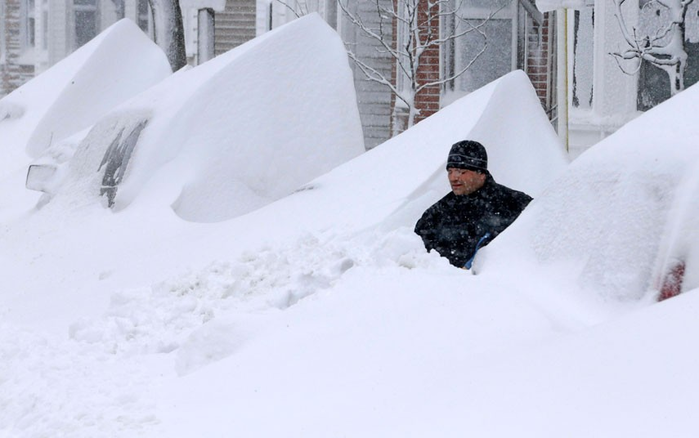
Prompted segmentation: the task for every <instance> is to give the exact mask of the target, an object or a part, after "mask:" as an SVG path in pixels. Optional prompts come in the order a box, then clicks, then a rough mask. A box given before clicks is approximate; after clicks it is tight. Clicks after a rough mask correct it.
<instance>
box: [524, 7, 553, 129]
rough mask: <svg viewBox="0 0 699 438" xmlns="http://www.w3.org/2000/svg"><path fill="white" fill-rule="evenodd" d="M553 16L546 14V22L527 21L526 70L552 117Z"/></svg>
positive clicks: (543, 104) (542, 103)
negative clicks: (539, 23)
mask: <svg viewBox="0 0 699 438" xmlns="http://www.w3.org/2000/svg"><path fill="white" fill-rule="evenodd" d="M552 22H553V20H552V16H551V14H549V13H546V14H544V22H543V23H542V24H541V25H537V24H536V23H534V22H533V21H532V20H529V22H528V23H527V34H526V45H527V47H526V53H527V57H526V59H525V66H524V70H525V71H526V73H527V75H528V76H529V79H530V80H531V82H532V85H533V86H534V89H535V90H536V94H537V95H538V96H539V100H541V105H542V106H543V107H544V109H545V110H546V111H547V113H549V117H552V114H551V109H552V108H553V106H554V105H555V102H554V101H553V97H554V80H555V77H554V68H553V67H554V66H553V61H554V59H555V57H554V56H553V55H554V53H553V49H554V45H553V44H552V42H553V40H552V37H553V29H552Z"/></svg>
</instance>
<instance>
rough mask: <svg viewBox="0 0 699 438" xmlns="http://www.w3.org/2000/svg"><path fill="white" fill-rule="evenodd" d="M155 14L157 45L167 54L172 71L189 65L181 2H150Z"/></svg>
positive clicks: (160, 0)
mask: <svg viewBox="0 0 699 438" xmlns="http://www.w3.org/2000/svg"><path fill="white" fill-rule="evenodd" d="M148 3H149V4H150V7H151V11H152V13H153V27H154V28H155V43H156V44H157V45H158V46H160V48H161V49H163V51H164V52H165V55H166V56H167V59H168V61H169V62H170V67H172V71H177V70H179V69H181V68H182V67H184V66H185V65H187V53H186V50H185V45H184V26H183V25H182V10H181V9H180V2H179V0H148Z"/></svg>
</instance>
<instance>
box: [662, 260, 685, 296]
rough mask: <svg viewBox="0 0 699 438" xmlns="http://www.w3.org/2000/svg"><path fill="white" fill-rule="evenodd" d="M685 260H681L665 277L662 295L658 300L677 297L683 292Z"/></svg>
mask: <svg viewBox="0 0 699 438" xmlns="http://www.w3.org/2000/svg"><path fill="white" fill-rule="evenodd" d="M684 268H685V265H684V262H682V261H680V262H678V263H677V264H675V266H673V267H672V269H670V271H669V272H668V273H667V275H665V278H664V279H663V284H662V286H661V287H660V296H658V301H663V300H667V299H668V298H672V297H675V296H677V295H679V294H680V292H682V280H683V278H684Z"/></svg>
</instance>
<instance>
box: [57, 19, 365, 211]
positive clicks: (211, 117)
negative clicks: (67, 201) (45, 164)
mask: <svg viewBox="0 0 699 438" xmlns="http://www.w3.org/2000/svg"><path fill="white" fill-rule="evenodd" d="M362 138H363V137H362V131H361V124H360V120H359V112H358V110H357V104H356V97H355V93H354V86H353V82H352V75H351V71H350V69H349V65H348V60H347V53H346V51H345V49H344V46H343V44H342V42H341V40H340V38H339V36H338V35H337V34H336V33H335V32H334V31H333V30H332V29H331V28H330V27H329V26H328V25H327V24H325V22H324V21H323V20H322V19H321V18H320V17H319V16H318V15H317V14H314V15H310V16H307V17H304V18H302V19H299V20H296V21H294V22H292V23H290V24H288V25H286V26H284V27H281V28H279V29H277V30H275V31H273V32H269V33H267V34H265V35H264V36H262V37H260V38H257V39H255V40H253V41H251V42H249V43H247V44H245V45H243V46H240V47H238V48H236V49H234V50H232V51H230V52H229V53H226V54H224V55H221V56H219V57H218V58H216V59H214V60H212V61H209V62H207V63H205V64H203V65H201V66H199V67H197V68H194V69H191V70H189V71H185V72H180V73H178V74H176V75H173V77H171V78H169V79H168V80H167V81H164V82H163V83H162V84H160V85H158V86H157V87H154V88H153V89H151V90H149V91H147V92H146V93H144V94H143V95H141V96H138V97H137V98H135V99H133V100H132V101H130V102H129V103H127V104H125V105H123V106H122V107H120V108H119V109H117V110H115V111H114V112H112V113H111V114H110V115H108V116H107V117H105V118H103V119H102V120H101V121H100V122H99V123H98V124H97V125H96V126H95V127H94V128H93V130H92V131H91V132H90V134H89V135H88V136H87V138H86V139H85V141H84V142H83V144H81V146H80V148H79V149H78V151H77V152H76V156H75V159H74V160H73V162H71V166H70V170H69V176H68V180H69V181H71V180H72V181H73V183H71V184H76V183H78V184H79V187H80V188H76V187H75V186H74V185H72V186H70V187H67V188H65V189H64V191H80V192H82V194H83V195H84V196H87V197H91V198H95V197H96V196H97V195H105V197H106V198H107V202H108V204H109V205H110V206H113V207H114V208H115V209H117V210H118V209H122V208H124V207H126V206H127V205H130V204H131V203H132V202H133V201H134V200H135V199H136V198H137V196H138V195H139V194H140V193H142V192H143V191H144V190H145V189H146V188H147V187H148V184H147V183H148V182H149V181H151V184H150V190H151V192H153V193H152V196H151V197H149V198H148V199H149V200H150V201H152V202H154V203H156V204H157V205H163V204H164V205H168V206H169V205H171V206H172V208H173V209H174V211H175V212H176V213H177V214H178V215H179V216H180V217H182V218H184V219H186V220H190V221H196V222H215V221H222V220H225V219H230V218H232V217H236V216H239V215H241V214H244V213H247V212H249V211H252V210H255V209H257V208H259V207H261V206H263V205H266V204H268V203H270V202H272V201H274V200H276V199H279V198H281V197H283V196H286V195H288V194H290V193H292V192H293V191H294V190H295V189H296V188H298V187H299V186H301V185H302V184H304V183H306V182H308V181H310V180H311V179H313V178H315V177H317V176H319V175H321V174H323V173H326V172H328V171H329V170H331V169H332V168H333V167H335V166H337V165H338V164H341V163H343V162H345V161H347V160H349V159H351V158H354V157H355V156H357V155H359V154H360V153H361V152H363V151H364V147H363V140H362ZM98 169H99V172H96V171H97V170H98ZM81 181H82V182H81ZM80 182H81V183H80ZM80 184H81V185H80Z"/></svg>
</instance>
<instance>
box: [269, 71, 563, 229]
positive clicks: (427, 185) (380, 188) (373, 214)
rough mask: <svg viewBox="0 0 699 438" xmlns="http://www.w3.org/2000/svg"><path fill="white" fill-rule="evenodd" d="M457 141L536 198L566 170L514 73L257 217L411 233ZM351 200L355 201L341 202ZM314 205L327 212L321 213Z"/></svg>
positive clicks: (441, 190) (445, 188)
mask: <svg viewBox="0 0 699 438" xmlns="http://www.w3.org/2000/svg"><path fill="white" fill-rule="evenodd" d="M522 114H527V117H522ZM503 126H507V127H508V129H503V128H502V127H503ZM464 139H474V140H479V141H482V142H483V144H484V145H485V147H486V149H487V150H488V154H489V157H490V158H489V164H488V167H489V169H490V170H491V172H492V174H493V175H494V177H495V179H496V180H497V181H499V182H501V183H503V184H505V185H508V186H510V187H512V188H515V189H518V190H523V191H525V192H527V193H529V194H530V195H532V196H535V197H536V196H537V195H539V194H540V193H541V192H542V190H543V189H544V188H545V187H546V186H547V185H548V184H549V183H550V182H551V181H553V180H554V179H555V178H556V176H558V175H560V174H561V172H562V171H563V170H564V169H565V168H566V166H567V165H568V163H567V159H566V158H565V155H564V152H563V150H562V146H561V144H560V142H559V140H558V138H557V136H556V134H555V132H554V130H553V128H552V126H551V124H550V123H549V121H548V119H547V118H546V115H545V114H544V111H543V109H542V107H541V104H540V102H539V100H538V98H537V97H536V93H535V91H534V88H533V87H532V85H531V83H530V82H529V79H528V78H527V76H526V75H525V74H524V73H523V72H522V71H516V72H513V73H510V74H508V75H506V76H503V77H502V78H500V79H498V80H497V81H494V82H492V83H491V84H489V85H487V86H485V87H483V88H481V89H479V90H476V91H475V92H473V93H471V94H469V95H468V96H466V97H463V98H461V99H459V100H457V101H456V102H454V103H452V104H451V105H449V106H448V107H446V108H444V109H442V110H441V111H439V112H438V113H436V114H434V115H433V116H431V117H429V118H427V119H425V120H423V121H421V122H420V123H419V124H417V125H415V126H414V127H412V128H411V129H409V130H407V131H405V132H403V133H402V134H400V135H398V136H396V137H394V138H392V139H390V140H388V141H387V142H385V143H383V144H381V145H379V146H378V147H376V148H374V149H372V150H370V151H368V152H367V153H365V154H363V155H362V156H360V157H357V158H356V159H354V160H352V161H350V162H348V163H346V164H344V165H342V166H340V167H338V168H337V169H335V170H333V171H332V172H330V173H329V174H327V175H325V176H323V177H321V178H318V179H317V180H315V181H313V182H311V183H310V184H308V185H306V186H304V189H303V190H301V191H298V192H297V193H295V194H294V195H293V196H290V197H289V198H287V199H283V200H280V201H278V202H277V203H275V204H274V205H272V206H270V209H269V210H267V209H265V210H264V211H262V212H261V216H263V215H267V216H270V215H271V216H272V217H280V215H281V216H283V215H284V213H283V212H284V211H286V210H288V209H291V208H293V209H296V208H299V206H300V205H303V206H305V207H301V208H307V209H309V210H311V211H315V214H314V215H313V217H309V218H307V219H306V221H307V223H306V224H305V225H304V226H306V227H308V226H312V227H314V229H316V228H315V227H318V228H320V229H323V228H324V227H335V228H339V229H343V227H349V228H352V229H357V230H358V229H361V228H362V227H365V226H367V227H368V226H380V227H382V228H384V229H387V230H391V229H395V228H397V227H401V226H409V227H412V226H414V225H415V222H417V220H418V218H419V217H420V215H421V214H422V213H423V212H424V211H425V209H427V208H428V207H429V206H430V205H432V204H433V203H434V202H436V201H437V200H439V199H440V198H441V197H443V196H444V195H446V194H447V193H448V192H449V191H450V188H449V183H448V180H447V176H446V170H445V166H446V159H447V155H448V153H449V149H450V148H451V145H452V144H454V143H455V142H457V141H460V140H464ZM351 199H361V200H362V201H361V202H345V200H351ZM318 205H323V206H326V207H325V208H324V209H322V211H320V210H319V209H318V208H317V206H318ZM259 219H260V221H265V219H264V217H260V218H259ZM312 224H313V225H312Z"/></svg>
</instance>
